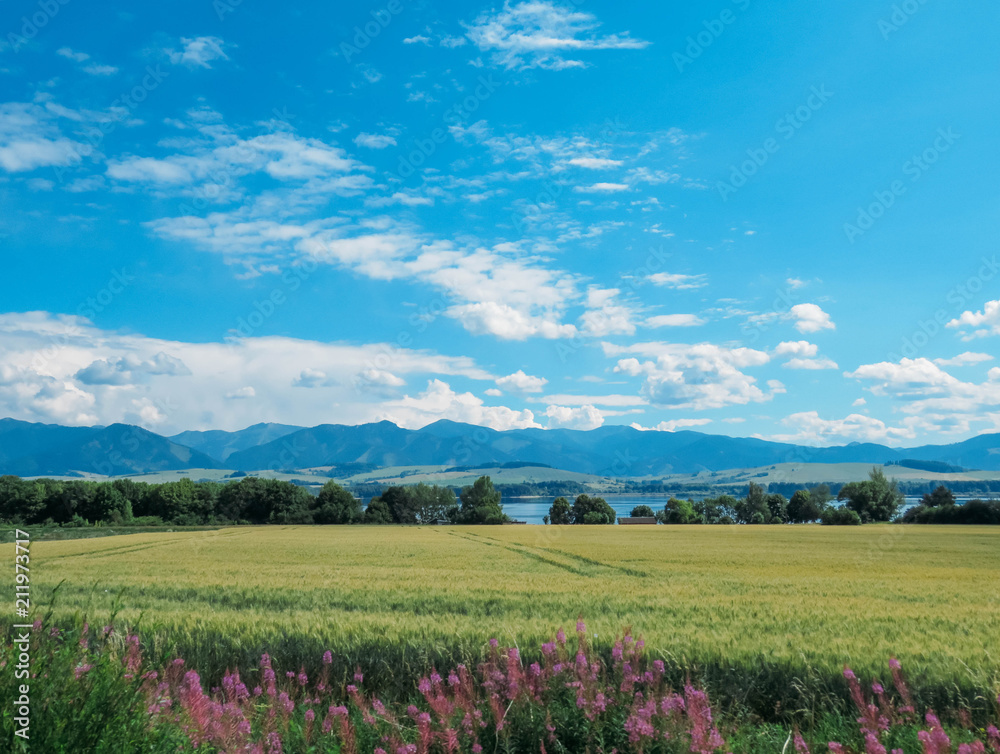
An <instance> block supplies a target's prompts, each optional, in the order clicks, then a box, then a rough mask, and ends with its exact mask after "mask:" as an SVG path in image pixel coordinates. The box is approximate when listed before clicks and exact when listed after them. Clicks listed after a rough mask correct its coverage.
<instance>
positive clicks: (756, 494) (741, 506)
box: [736, 482, 771, 524]
mask: <svg viewBox="0 0 1000 754" xmlns="http://www.w3.org/2000/svg"><path fill="white" fill-rule="evenodd" d="M736 520H737V521H739V522H740V523H741V524H766V523H768V522H769V521H770V520H771V509H770V508H769V507H768V504H767V493H765V492H764V488H763V487H761V486H760V485H759V484H757V483H756V482H750V487H749V488H748V489H747V495H746V497H745V498H743V499H742V500H739V501H738V502H737V504H736Z"/></svg>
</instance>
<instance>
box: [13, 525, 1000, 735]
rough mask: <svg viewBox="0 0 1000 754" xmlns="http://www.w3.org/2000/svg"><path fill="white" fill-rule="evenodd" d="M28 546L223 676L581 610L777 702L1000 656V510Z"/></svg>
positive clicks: (970, 676)
mask: <svg viewBox="0 0 1000 754" xmlns="http://www.w3.org/2000/svg"><path fill="white" fill-rule="evenodd" d="M0 552H2V553H3V557H4V558H11V557H12V555H13V547H12V545H3V546H0ZM31 556H32V579H33V581H32V584H33V588H34V589H35V599H36V600H40V601H41V602H42V603H45V602H47V600H48V595H49V593H50V592H51V589H52V587H54V586H55V585H56V584H57V583H59V582H61V581H64V582H65V583H64V584H63V585H62V587H61V589H60V593H59V598H58V601H57V603H56V608H55V612H56V616H57V617H58V616H60V615H66V614H68V613H73V612H76V611H80V610H85V611H87V612H88V613H90V614H95V613H100V611H107V610H110V609H111V606H112V604H113V602H114V601H115V599H116V598H118V599H119V600H120V604H121V607H122V611H121V616H122V617H123V618H125V619H127V620H131V621H136V620H138V619H139V618H140V616H142V622H141V626H142V631H143V634H144V636H145V637H147V640H148V641H150V642H151V644H152V645H153V646H155V647H156V648H157V650H158V651H176V652H178V653H180V654H181V655H182V656H184V657H185V658H187V659H188V660H189V661H192V662H193V663H195V664H196V665H197V666H198V667H199V668H201V669H202V671H203V672H204V673H207V674H208V675H209V676H210V677H215V676H217V675H219V674H221V672H222V671H223V670H224V669H225V668H226V667H228V666H232V665H234V664H239V665H240V666H248V665H252V664H253V663H254V661H255V659H256V658H257V657H259V654H260V652H262V651H265V650H266V651H269V652H271V654H272V655H273V656H275V657H276V658H277V659H278V661H279V662H281V663H282V664H284V665H289V666H291V665H295V664H296V663H298V662H305V663H314V662H315V661H316V659H317V658H318V657H319V656H320V655H321V654H322V652H323V651H324V650H326V649H332V650H334V652H335V654H337V655H338V658H339V659H338V662H339V663H340V665H339V666H338V672H341V673H343V674H346V673H348V672H350V671H352V670H353V667H354V665H355V664H361V665H362V666H363V667H365V668H367V669H368V670H369V674H370V675H371V677H372V678H373V682H375V683H383V684H384V685H386V686H392V685H393V684H394V683H396V680H395V679H397V678H399V677H412V674H413V673H414V672H421V671H422V669H423V668H425V667H426V666H427V665H428V664H429V663H435V662H440V663H443V662H445V661H449V662H450V661H451V660H453V659H454V658H465V659H472V658H474V657H476V656H477V655H478V654H479V653H480V652H481V651H482V648H483V647H484V646H485V643H486V641H487V640H488V639H489V638H490V637H491V636H494V635H496V636H498V638H500V640H501V641H502V642H509V643H516V644H518V645H520V646H536V645H538V644H539V643H540V642H541V641H544V640H546V639H548V638H549V637H550V636H551V635H552V634H553V632H554V631H555V629H556V628H558V627H560V626H566V627H570V626H571V625H572V624H573V623H574V622H575V620H576V618H577V616H579V615H582V616H584V618H585V619H586V621H587V624H588V630H589V631H590V632H592V633H594V634H596V635H597V636H596V637H595V639H594V640H595V643H596V644H597V646H598V647H605V648H607V647H608V646H610V643H611V642H612V641H613V638H614V636H615V635H616V634H619V633H620V632H621V630H622V628H623V627H625V626H631V627H632V628H633V630H634V631H635V632H636V633H637V634H642V635H643V636H644V637H645V639H646V641H647V643H648V645H649V647H650V648H651V650H652V651H653V652H654V653H655V654H657V655H658V656H662V657H664V658H666V659H667V660H668V664H669V665H670V666H671V667H672V668H673V669H674V672H675V674H676V675H677V677H678V679H679V680H683V676H684V674H685V673H688V672H695V673H697V674H699V676H700V677H702V678H703V679H705V681H706V684H707V685H709V686H710V687H711V688H712V689H713V694H714V698H716V699H717V700H718V701H719V702H720V703H723V704H724V703H728V702H732V703H734V704H737V703H739V704H746V705H749V706H751V707H752V708H753V709H754V710H755V711H756V712H757V713H759V714H761V715H762V716H769V715H772V714H774V713H776V712H778V710H776V709H775V706H776V705H778V704H781V705H783V706H784V707H788V706H789V705H795V706H797V707H801V708H804V709H805V708H809V709H819V708H820V707H823V706H824V705H827V702H828V701H829V700H830V699H842V698H843V695H844V689H843V683H842V680H841V679H840V677H839V674H840V671H841V670H842V668H843V666H844V665H845V664H850V665H851V666H852V667H854V669H855V670H857V671H858V672H859V673H863V674H865V675H878V674H882V675H883V676H884V675H885V667H886V662H887V660H888V658H889V657H890V656H897V657H899V658H900V659H901V660H902V662H903V663H904V666H905V667H906V668H907V671H908V674H909V676H910V677H911V679H913V682H914V685H915V686H917V687H918V688H919V689H923V690H924V691H925V693H926V694H928V695H931V696H933V697H934V698H935V699H939V700H940V701H939V703H938V704H937V706H938V707H940V708H944V707H945V706H952V707H956V706H962V704H963V703H964V702H963V700H962V699H961V697H962V696H969V695H971V694H973V693H974V690H976V689H979V690H981V689H983V688H990V687H991V685H995V684H996V679H997V677H998V675H1000V531H998V530H997V529H996V528H993V529H990V528H985V527H983V528H980V527H935V526H923V527H902V526H865V527H856V528H855V527H843V528H841V527H819V526H771V527H744V526H738V527H737V526H730V527H708V526H692V527H669V526H660V527H648V528H645V527H635V528H619V527H413V528H404V527H384V528H380V527H292V526H288V527H242V528H227V529H218V530H214V531H197V532H188V531H185V532H175V533H159V532H157V533H144V534H136V535H130V536H123V537H115V538H114V539H98V540H72V541H60V542H55V541H53V542H48V541H38V542H35V543H33V545H32V551H31ZM402 669H409V670H411V671H412V672H408V673H402V674H401V673H400V671H401V670H402ZM795 679H799V680H802V679H810V680H809V683H808V684H806V685H808V688H809V689H810V691H809V692H808V693H806V692H804V691H802V692H798V691H795V687H796V684H795ZM400 691H401V693H402V691H404V690H403V689H401V690H400ZM827 706H828V705H827Z"/></svg>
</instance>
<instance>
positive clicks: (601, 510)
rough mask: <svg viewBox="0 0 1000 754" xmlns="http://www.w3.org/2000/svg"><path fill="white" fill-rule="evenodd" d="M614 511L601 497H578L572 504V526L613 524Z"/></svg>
mask: <svg viewBox="0 0 1000 754" xmlns="http://www.w3.org/2000/svg"><path fill="white" fill-rule="evenodd" d="M615 518H616V515H615V510H614V508H612V507H611V506H610V505H608V501H607V500H605V499H604V498H603V497H590V495H586V494H584V495H578V496H577V498H576V500H575V501H574V503H573V523H574V524H613V523H614V522H615Z"/></svg>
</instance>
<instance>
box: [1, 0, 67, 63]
mask: <svg viewBox="0 0 1000 754" xmlns="http://www.w3.org/2000/svg"><path fill="white" fill-rule="evenodd" d="M68 3H69V0H38V10H37V11H35V12H34V13H32V14H31V15H30V16H21V29H20V32H21V33H20V34H18V33H17V32H14V31H11V32H8V34H7V43H8V44H9V45H10V46H11V49H12V50H13V51H14V52H20V51H21V48H22V47H24V46H25V45H26V44H28V42H30V41H31V40H32V39H34V38H35V37H37V36H38V34H39V32H40V31H41V30H42V29H44V28H45V27H46V26H48V25H49V21H51V20H52V19H53V18H55V17H56V16H57V15H58V14H59V9H60V8H61V7H62V6H64V5H67V4H68Z"/></svg>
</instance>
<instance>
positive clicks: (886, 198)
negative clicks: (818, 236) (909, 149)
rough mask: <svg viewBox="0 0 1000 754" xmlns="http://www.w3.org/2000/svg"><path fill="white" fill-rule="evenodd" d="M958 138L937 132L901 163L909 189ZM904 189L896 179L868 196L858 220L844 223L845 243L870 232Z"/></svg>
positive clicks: (906, 188)
mask: <svg viewBox="0 0 1000 754" xmlns="http://www.w3.org/2000/svg"><path fill="white" fill-rule="evenodd" d="M961 136H962V135H961V134H957V133H955V132H954V130H952V128H951V127H950V126H949V127H948V128H947V129H945V128H939V129H938V136H937V138H935V139H934V143H933V144H931V146H929V147H927V148H926V149H925V150H923V151H922V152H920V153H919V154H915V155H913V157H911V158H910V159H909V160H907V161H906V162H904V163H903V168H902V172H903V175H904V176H906V177H907V178H909V179H910V181H909V182H910V184H911V185H912V184H914V183H916V182H917V181H919V180H920V179H921V178H923V177H924V175H925V174H926V173H927V171H928V170H930V169H931V167H932V166H933V165H934V164H935V163H936V162H937V161H938V160H939V159H941V155H943V154H944V153H945V152H947V151H948V150H949V149H951V148H952V146H954V144H955V142H956V141H958V140H959V139H960V138H961ZM908 189H909V187H908V186H907V184H906V182H905V181H903V180H902V179H896V180H894V181H893V182H892V183H890V184H889V186H888V187H887V188H885V189H880V190H878V191H876V192H875V193H874V194H872V197H873V199H874V201H872V202H871V203H870V204H869V205H868V206H867V207H858V216H857V218H856V219H855V221H854V222H853V223H849V222H848V223H844V235H846V236H847V241H848V242H849V243H851V244H853V243H854V242H855V241H857V240H858V239H859V238H860V237H861V236H863V235H864V234H865V233H867V232H868V231H869V230H871V229H872V228H873V227H874V226H875V223H876V222H878V220H879V219H880V218H881V217H883V216H884V215H885V213H886V212H887V211H888V210H889V209H890V208H892V207H893V206H894V205H895V204H896V200H897V199H898V198H899V197H901V196H903V195H904V194H905V193H906V192H907V190H908Z"/></svg>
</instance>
